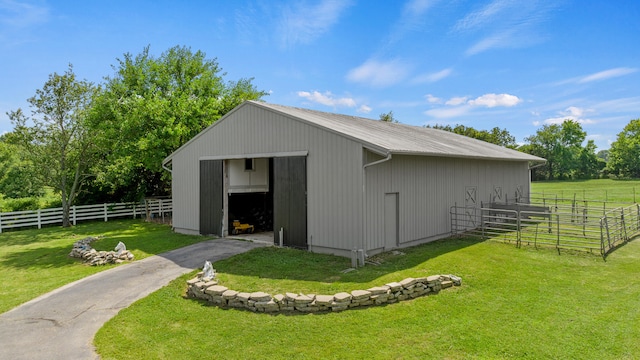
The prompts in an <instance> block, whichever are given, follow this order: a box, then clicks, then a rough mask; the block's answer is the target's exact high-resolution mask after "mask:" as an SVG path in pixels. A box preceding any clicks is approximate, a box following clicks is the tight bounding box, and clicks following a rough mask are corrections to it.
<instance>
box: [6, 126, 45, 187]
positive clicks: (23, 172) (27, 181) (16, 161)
mask: <svg viewBox="0 0 640 360" xmlns="http://www.w3.org/2000/svg"><path fill="white" fill-rule="evenodd" d="M9 135H12V134H11V133H8V134H4V135H3V136H2V137H0V194H2V195H3V196H5V197H7V198H12V199H17V198H26V197H37V196H41V195H42V194H44V184H42V182H41V180H40V179H39V178H38V177H37V176H34V174H35V173H36V169H35V168H34V166H33V164H32V163H31V162H30V161H28V160H27V159H26V158H25V156H24V154H22V151H21V148H20V147H19V146H18V145H15V144H12V143H11V142H9V141H7V137H8V136H9Z"/></svg>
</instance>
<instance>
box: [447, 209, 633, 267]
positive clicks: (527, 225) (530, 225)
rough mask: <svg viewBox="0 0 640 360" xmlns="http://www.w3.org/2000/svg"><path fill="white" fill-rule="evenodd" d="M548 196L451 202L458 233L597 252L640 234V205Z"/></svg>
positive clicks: (453, 232) (452, 220) (453, 231)
mask: <svg viewBox="0 0 640 360" xmlns="http://www.w3.org/2000/svg"><path fill="white" fill-rule="evenodd" d="M560 200H561V199H556V198H554V199H546V200H545V201H541V202H540V203H535V204H524V203H514V204H498V203H492V204H486V205H484V204H483V205H482V207H480V208H477V209H475V208H465V207H459V206H452V207H451V211H450V214H451V231H452V234H454V235H462V234H464V235H471V236H479V237H482V238H484V239H487V238H490V239H496V240H502V241H505V242H509V243H513V244H515V245H516V246H517V247H520V246H522V245H527V246H534V247H538V246H545V247H555V248H556V249H557V250H558V251H560V249H577V250H585V251H589V252H598V253H600V254H601V255H602V256H606V254H608V253H609V252H610V251H611V250H612V249H614V248H615V247H617V246H619V245H620V244H622V243H624V242H626V241H629V240H630V239H631V238H633V237H634V236H637V235H638V234H640V206H639V205H638V204H633V205H629V204H627V205H626V206H618V207H614V204H611V203H607V202H599V201H560Z"/></svg>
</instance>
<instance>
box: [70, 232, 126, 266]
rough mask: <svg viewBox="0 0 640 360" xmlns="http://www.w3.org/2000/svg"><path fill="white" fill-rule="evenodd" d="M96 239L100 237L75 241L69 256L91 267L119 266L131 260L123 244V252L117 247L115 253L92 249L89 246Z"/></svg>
mask: <svg viewBox="0 0 640 360" xmlns="http://www.w3.org/2000/svg"><path fill="white" fill-rule="evenodd" d="M98 239H100V237H93V236H89V237H86V238H84V239H81V240H78V241H76V242H75V243H73V248H72V249H71V252H70V253H69V256H70V257H73V258H78V259H82V260H83V261H84V262H85V263H87V264H89V265H91V266H98V265H105V264H121V263H123V262H125V261H131V260H133V257H134V256H133V254H132V253H131V252H130V251H129V250H127V249H126V246H125V245H124V244H122V247H123V248H124V250H117V249H118V248H117V247H116V250H117V251H98V250H96V249H94V248H93V247H91V245H90V244H91V243H92V242H94V241H96V240H98ZM118 245H120V244H118Z"/></svg>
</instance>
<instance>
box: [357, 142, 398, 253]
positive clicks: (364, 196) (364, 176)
mask: <svg viewBox="0 0 640 360" xmlns="http://www.w3.org/2000/svg"><path fill="white" fill-rule="evenodd" d="M389 160H391V152H387V154H386V157H385V158H384V159H380V160H376V161H374V162H371V163H368V164H364V165H362V232H361V233H362V237H361V239H360V240H361V241H360V242H361V243H360V249H359V250H362V255H361V257H360V259H359V260H360V261H361V262H362V266H364V259H365V258H366V257H367V253H366V251H365V250H364V249H365V234H366V231H365V219H366V205H367V172H366V170H367V168H368V167H369V166H374V165H378V164H381V163H383V162H386V161H389ZM358 254H359V253H358Z"/></svg>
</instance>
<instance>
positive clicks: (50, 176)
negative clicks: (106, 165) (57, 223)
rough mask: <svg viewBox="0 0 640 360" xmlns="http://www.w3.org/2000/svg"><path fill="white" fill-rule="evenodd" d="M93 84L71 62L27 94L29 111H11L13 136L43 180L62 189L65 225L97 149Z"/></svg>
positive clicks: (63, 221) (60, 191)
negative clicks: (89, 124) (90, 126)
mask: <svg viewBox="0 0 640 360" xmlns="http://www.w3.org/2000/svg"><path fill="white" fill-rule="evenodd" d="M94 91H95V88H94V86H93V84H91V83H89V82H87V81H84V80H82V81H80V80H77V79H76V75H75V74H74V73H73V66H72V65H71V64H69V67H68V69H67V71H65V73H64V74H62V75H59V74H57V73H53V74H51V75H49V80H47V82H46V83H45V84H44V86H43V87H42V89H39V90H36V95H35V96H33V97H31V98H29V99H28V102H29V104H30V105H29V107H30V108H31V109H32V110H31V116H30V117H28V116H26V115H25V114H24V113H23V112H22V109H18V110H16V111H11V112H8V113H7V115H9V119H10V120H11V122H12V123H13V124H14V127H15V129H14V136H15V139H16V141H17V143H19V144H20V145H21V146H22V147H23V149H24V150H25V154H27V156H28V161H30V162H31V163H32V164H34V167H35V169H36V170H37V172H36V173H35V176H37V177H38V178H39V179H40V180H41V181H42V182H43V183H44V184H45V185H47V186H51V187H53V188H54V189H56V190H57V191H58V192H59V193H60V197H61V201H62V209H63V216H62V225H63V226H65V227H68V226H70V224H71V223H70V221H69V212H70V208H71V205H73V203H74V201H75V199H76V196H77V195H78V193H80V191H81V189H82V186H83V185H84V181H85V179H86V177H87V173H86V170H87V169H88V168H89V167H90V166H91V165H92V160H93V159H94V157H93V156H92V155H93V154H94V153H93V151H94V150H95V149H94V138H93V133H92V132H90V131H87V128H86V123H85V120H86V115H87V111H88V108H89V105H90V102H91V98H92V95H93V94H94Z"/></svg>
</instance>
